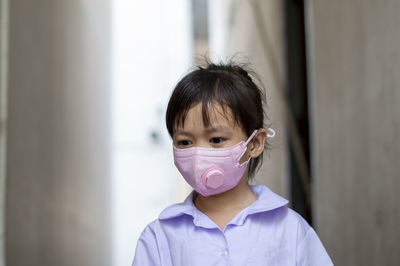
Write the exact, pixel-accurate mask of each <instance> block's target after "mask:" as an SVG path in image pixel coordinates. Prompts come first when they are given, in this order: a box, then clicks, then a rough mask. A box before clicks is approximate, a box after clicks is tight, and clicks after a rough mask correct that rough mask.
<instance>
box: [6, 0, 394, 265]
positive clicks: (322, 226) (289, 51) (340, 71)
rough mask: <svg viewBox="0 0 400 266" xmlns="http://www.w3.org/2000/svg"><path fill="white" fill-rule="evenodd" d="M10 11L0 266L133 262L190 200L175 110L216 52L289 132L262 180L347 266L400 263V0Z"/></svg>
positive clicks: (125, 0) (18, 0) (51, 4)
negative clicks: (246, 67)
mask: <svg viewBox="0 0 400 266" xmlns="http://www.w3.org/2000/svg"><path fill="white" fill-rule="evenodd" d="M0 3H1V4H0V30H1V32H0V66H1V68H0V118H1V120H0V122H1V124H0V195H1V197H0V206H1V209H0V266H5V265H8V266H14V265H15V266H19V265H42V266H47V265H60V266H62V265H83V266H86V265H107V266H109V265H113V266H122V265H130V264H131V262H132V259H133V256H134V251H135V246H136V241H137V239H138V237H139V234H140V232H141V231H142V230H143V228H144V227H145V225H146V224H148V223H149V222H151V221H152V220H154V219H156V218H157V215H158V214H159V213H160V211H161V210H162V209H164V208H165V207H166V206H168V205H170V204H172V203H174V202H179V201H182V200H183V199H184V198H185V197H186V195H187V194H188V193H189V192H190V189H189V188H188V186H187V185H186V184H185V183H184V181H183V179H182V178H181V177H180V176H179V175H178V173H177V171H176V170H175V167H174V165H173V159H172V147H171V141H170V138H169V136H168V134H167V131H166V128H165V126H164V114H165V109H166V105H167V102H168V97H169V95H170V93H171V91H172V89H173V87H174V85H175V84H176V82H177V81H178V80H179V78H181V77H182V76H183V75H184V74H185V73H187V72H188V71H190V69H191V68H192V67H193V66H194V65H196V64H197V63H199V62H200V61H199V60H200V59H199V56H202V55H207V56H208V57H210V58H211V59H212V60H214V61H217V62H218V61H221V60H222V61H224V60H225V59H226V58H229V57H231V56H232V55H236V57H235V58H236V60H238V61H249V62H251V64H252V66H253V68H254V70H255V71H256V72H257V73H258V74H259V75H260V77H261V79H262V81H263V83H264V85H265V87H266V95H267V102H268V105H267V106H266V107H265V108H266V112H267V114H268V121H266V122H267V123H270V124H271V125H272V127H273V128H274V129H275V130H276V131H277V136H276V137H275V138H274V139H273V141H272V143H271V144H272V150H271V151H270V152H269V155H268V156H266V157H265V162H264V164H263V167H262V169H261V171H260V172H259V173H258V175H257V177H256V183H262V184H265V185H267V186H268V187H269V188H271V189H272V190H273V191H274V192H276V193H278V194H280V195H281V196H283V197H285V198H288V199H289V200H290V206H291V207H292V208H293V209H295V210H296V211H297V212H299V213H300V214H301V215H302V216H303V217H304V218H306V219H307V221H308V222H309V223H310V224H311V225H312V226H313V227H314V228H315V230H316V231H317V233H318V235H319V236H320V238H321V241H322V242H323V244H324V246H325V248H326V249H327V251H328V253H329V255H330V256H331V258H332V260H333V262H334V263H335V265H399V263H400V253H399V252H398V247H399V245H400V230H399V229H398V227H399V225H400V206H399V202H400V200H399V199H400V196H399V192H398V191H399V189H400V140H399V136H400V104H399V103H400V88H399V87H400V49H399V47H400V31H399V28H398V27H399V26H398V25H400V16H398V13H399V12H400V2H399V1H396V0H385V1H373V0H365V1H328V0H318V1H317V0H304V1H303V0H265V1H263V0H208V1H207V0H168V1H167V0H148V1H144V0H141V1H140V0H70V1H62V0H36V1H29V0H0Z"/></svg>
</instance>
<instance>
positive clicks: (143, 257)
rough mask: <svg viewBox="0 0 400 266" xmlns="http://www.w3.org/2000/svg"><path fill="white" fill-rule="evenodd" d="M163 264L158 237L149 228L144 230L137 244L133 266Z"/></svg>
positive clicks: (156, 265)
mask: <svg viewBox="0 0 400 266" xmlns="http://www.w3.org/2000/svg"><path fill="white" fill-rule="evenodd" d="M158 265H161V262H160V254H159V251H158V245H157V239H156V236H155V234H154V232H153V231H152V230H151V229H150V228H149V227H146V229H145V230H144V231H143V232H142V234H141V235H140V238H139V240H138V243H137V246H136V252H135V257H134V258H133V262H132V266H158Z"/></svg>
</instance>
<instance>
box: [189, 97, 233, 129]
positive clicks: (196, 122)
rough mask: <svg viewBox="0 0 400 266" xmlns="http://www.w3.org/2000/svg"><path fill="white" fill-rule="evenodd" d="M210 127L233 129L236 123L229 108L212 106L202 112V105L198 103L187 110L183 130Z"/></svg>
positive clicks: (217, 105)
mask: <svg viewBox="0 0 400 266" xmlns="http://www.w3.org/2000/svg"><path fill="white" fill-rule="evenodd" d="M205 115H206V116H208V117H207V118H206V119H204V116H205ZM205 122H207V124H205ZM210 127H224V128H232V129H233V128H235V127H236V123H235V119H234V117H233V113H232V110H231V108H230V107H229V106H222V105H221V104H212V105H209V107H208V108H207V110H205V112H204V111H203V106H202V104H201V103H198V104H196V105H194V106H193V107H191V108H190V109H189V110H188V112H187V114H186V117H185V120H184V123H183V128H185V129H186V128H210Z"/></svg>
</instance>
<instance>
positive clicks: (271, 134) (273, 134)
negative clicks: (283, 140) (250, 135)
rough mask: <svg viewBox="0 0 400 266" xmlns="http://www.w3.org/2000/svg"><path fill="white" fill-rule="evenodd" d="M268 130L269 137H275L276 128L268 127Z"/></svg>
mask: <svg viewBox="0 0 400 266" xmlns="http://www.w3.org/2000/svg"><path fill="white" fill-rule="evenodd" d="M267 131H268V133H267V137H268V138H273V137H275V134H276V133H275V130H273V129H272V128H270V127H269V128H267Z"/></svg>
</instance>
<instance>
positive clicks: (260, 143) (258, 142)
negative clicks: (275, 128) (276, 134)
mask: <svg viewBox="0 0 400 266" xmlns="http://www.w3.org/2000/svg"><path fill="white" fill-rule="evenodd" d="M266 138H267V131H266V130H265V128H260V129H259V130H258V132H257V134H256V135H255V136H254V138H253V139H252V141H250V143H249V144H250V145H249V155H250V157H252V158H256V157H258V156H259V155H260V154H261V153H262V152H263V151H264V144H265V140H266Z"/></svg>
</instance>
